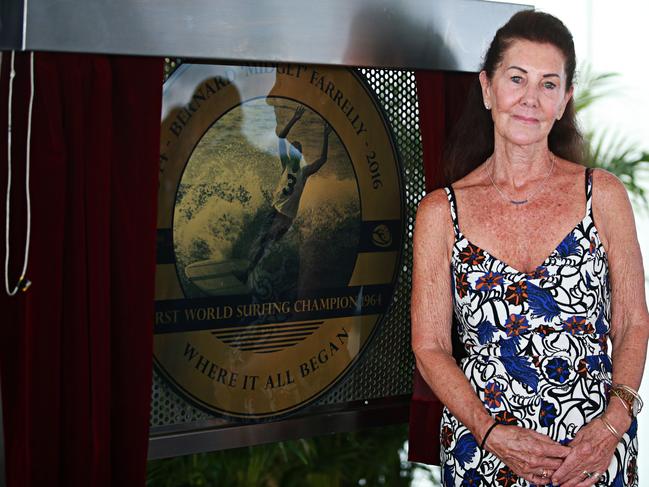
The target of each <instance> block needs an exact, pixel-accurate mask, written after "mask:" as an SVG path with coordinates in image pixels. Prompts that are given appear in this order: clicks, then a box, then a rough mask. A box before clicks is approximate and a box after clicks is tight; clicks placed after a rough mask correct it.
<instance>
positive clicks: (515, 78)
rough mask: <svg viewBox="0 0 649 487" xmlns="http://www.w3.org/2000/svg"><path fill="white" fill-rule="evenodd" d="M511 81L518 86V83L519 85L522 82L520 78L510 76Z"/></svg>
mask: <svg viewBox="0 0 649 487" xmlns="http://www.w3.org/2000/svg"><path fill="white" fill-rule="evenodd" d="M511 80H512V81H513V82H514V83H516V84H519V83H521V82H522V81H523V78H522V77H521V76H512V77H511Z"/></svg>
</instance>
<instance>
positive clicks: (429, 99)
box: [408, 71, 476, 465]
mask: <svg viewBox="0 0 649 487" xmlns="http://www.w3.org/2000/svg"><path fill="white" fill-rule="evenodd" d="M415 76H416V80H417V96H418V98H419V127H420V130H421V136H422V143H423V152H424V175H425V179H426V191H427V192H430V191H432V190H434V189H437V188H440V187H442V186H444V185H445V184H447V182H446V181H445V178H444V165H443V164H444V163H443V158H442V154H443V151H444V145H445V143H446V139H447V138H448V136H449V134H450V133H451V130H452V129H453V125H454V123H455V122H456V121H457V120H458V118H459V117H460V115H461V113H462V110H463V109H464V101H465V100H466V95H467V93H468V90H469V87H470V85H471V83H473V82H475V78H476V75H475V74H473V73H447V72H436V71H418V72H417V73H416V74H415ZM441 414H442V404H441V403H440V402H439V400H438V399H437V398H436V397H435V395H434V394H433V392H432V391H431V390H430V388H429V387H428V384H426V381H424V379H423V377H422V376H421V374H420V373H419V371H418V370H415V375H414V379H413V394H412V401H411V403H410V433H409V441H408V456H409V460H410V461H413V462H420V463H428V464H432V465H439V446H440V445H439V433H440V431H439V423H440V419H441Z"/></svg>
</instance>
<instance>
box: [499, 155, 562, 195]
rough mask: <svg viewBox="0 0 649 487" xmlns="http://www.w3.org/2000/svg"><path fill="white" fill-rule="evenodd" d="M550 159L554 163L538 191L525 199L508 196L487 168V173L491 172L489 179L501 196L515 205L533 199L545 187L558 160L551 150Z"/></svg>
mask: <svg viewBox="0 0 649 487" xmlns="http://www.w3.org/2000/svg"><path fill="white" fill-rule="evenodd" d="M550 159H551V160H552V165H551V166H550V170H549V171H548V174H547V176H545V179H544V180H543V182H542V183H541V184H540V185H539V188H538V189H537V190H536V191H534V192H533V193H532V194H531V195H529V196H528V197H527V198H525V199H524V200H513V199H511V198H510V197H509V196H507V195H506V194H505V193H503V192H502V191H501V189H500V188H499V187H498V186H497V185H496V183H495V181H494V178H493V177H492V176H491V171H489V170H487V173H488V174H489V179H491V184H493V185H494V188H496V189H497V190H498V192H499V193H500V196H502V197H503V199H504V200H505V201H507V202H509V203H513V204H515V205H524V204H525V203H527V202H528V201H530V200H531V199H532V196H534V195H536V193H538V192H539V191H540V190H541V189H542V188H543V185H544V184H545V182H546V181H547V180H548V178H549V177H550V174H552V169H554V163H555V162H556V160H557V159H556V157H554V154H553V153H552V152H550ZM495 163H496V161H495V160H494V164H495Z"/></svg>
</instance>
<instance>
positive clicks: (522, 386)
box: [441, 168, 638, 487]
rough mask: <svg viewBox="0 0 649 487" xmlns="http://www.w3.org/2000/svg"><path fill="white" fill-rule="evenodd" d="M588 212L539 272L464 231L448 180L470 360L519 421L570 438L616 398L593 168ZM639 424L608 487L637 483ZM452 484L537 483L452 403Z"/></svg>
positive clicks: (445, 429)
mask: <svg viewBox="0 0 649 487" xmlns="http://www.w3.org/2000/svg"><path fill="white" fill-rule="evenodd" d="M585 189H586V216H585V217H584V218H583V220H581V221H580V222H579V223H578V224H577V225H576V226H575V227H574V228H573V229H572V231H571V232H570V233H568V235H566V236H565V238H564V239H563V241H562V242H561V243H560V244H559V245H558V246H557V248H556V249H555V250H553V251H552V253H551V254H550V255H549V256H548V257H547V258H546V259H545V261H544V262H543V263H542V264H541V265H540V266H538V267H537V268H536V270H534V271H533V272H530V273H524V272H520V271H519V270H517V269H515V268H513V267H511V266H510V265H508V264H507V263H505V262H503V261H501V260H499V259H498V258H497V257H495V256H493V255H491V254H489V252H487V251H486V250H484V249H481V248H479V247H478V246H476V245H474V244H473V243H472V242H470V241H469V240H468V239H467V238H466V237H465V236H464V235H462V233H461V232H460V228H459V224H458V213H457V206H456V200H455V194H454V192H453V188H452V187H451V186H447V187H446V188H445V190H446V193H447V196H448V200H449V204H450V210H451V216H452V220H453V227H454V231H455V244H454V247H453V254H452V258H451V281H452V287H453V295H454V312H455V316H456V318H457V323H458V334H459V337H460V339H461V341H462V343H463V344H464V348H465V350H466V352H467V354H468V357H466V358H464V359H463V360H462V361H461V362H460V366H461V368H462V370H463V371H464V373H465V375H466V377H467V378H468V380H469V382H470V383H471V385H472V386H473V388H474V389H475V391H476V393H477V395H478V396H479V397H480V399H481V400H482V402H483V404H484V407H485V408H486V409H487V410H488V411H489V412H490V413H491V415H492V416H493V417H494V419H495V420H496V421H498V422H500V423H503V424H507V425H511V424H516V425H519V426H522V427H525V428H530V429H533V430H536V431H538V432H540V433H543V434H546V435H548V436H550V437H551V438H552V439H554V440H556V441H559V442H561V443H562V444H568V443H570V441H571V439H573V438H574V436H575V434H576V433H577V432H578V431H579V429H580V428H581V427H582V426H584V425H585V424H586V423H588V422H590V421H592V420H593V419H595V418H597V417H598V416H600V415H601V414H602V413H603V412H604V410H605V409H606V405H607V403H608V398H609V388H610V377H611V360H610V357H609V355H608V353H607V340H608V333H609V330H610V323H611V289H610V282H609V275H608V259H607V255H606V251H605V249H604V247H603V245H602V242H601V240H600V238H599V235H598V233H597V228H596V227H595V223H594V220H593V215H592V170H591V169H590V168H587V169H586V172H585ZM636 433H637V423H636V421H634V422H633V424H632V425H631V427H630V428H629V430H628V431H627V432H626V433H625V434H624V437H623V439H622V441H620V443H619V444H618V447H617V449H616V451H615V455H614V457H613V459H612V461H611V464H610V465H609V468H608V470H607V472H606V473H605V474H604V476H603V477H602V478H601V479H600V481H599V483H598V484H597V485H598V486H615V487H620V486H637V485H638V480H637V466H636V457H637V450H638V443H637V437H636V436H637V435H636ZM441 446H442V448H441V451H442V453H441V467H442V481H443V485H444V486H483V487H487V486H489V487H491V486H504V487H509V486H527V485H530V484H529V482H527V481H526V480H524V479H522V478H519V477H518V476H517V475H516V474H515V473H514V472H513V471H511V470H510V469H509V468H508V467H507V466H506V465H505V464H504V463H503V462H501V461H500V460H499V459H498V458H497V457H496V456H495V455H493V454H491V453H489V452H487V451H486V450H482V449H480V447H479V445H478V444H477V442H476V439H475V438H474V436H473V435H472V434H471V432H470V431H469V430H468V429H467V428H466V427H465V426H464V425H463V424H462V423H461V422H460V421H458V420H457V419H456V418H455V417H454V416H453V415H452V414H451V413H450V412H449V411H448V409H446V408H444V410H443V413H442V423H441Z"/></svg>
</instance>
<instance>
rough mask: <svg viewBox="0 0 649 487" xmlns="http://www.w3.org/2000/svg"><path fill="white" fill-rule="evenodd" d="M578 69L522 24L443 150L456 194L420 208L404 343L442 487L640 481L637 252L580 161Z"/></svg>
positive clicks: (537, 27)
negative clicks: (420, 390)
mask: <svg viewBox="0 0 649 487" xmlns="http://www.w3.org/2000/svg"><path fill="white" fill-rule="evenodd" d="M574 72H575V53H574V46H573V41H572V36H571V34H570V32H569V31H568V30H567V29H566V27H565V26H564V25H563V24H562V23H561V22H560V21H559V20H558V19H556V18H554V17H552V16H550V15H548V14H543V13H538V12H533V11H525V12H520V13H518V14H516V15H514V16H513V17H512V18H511V19H510V21H509V22H508V23H507V24H506V25H505V26H503V27H502V28H501V29H500V30H499V31H498V33H497V34H496V37H495V38H494V40H493V41H492V43H491V46H490V48H489V51H488V52H487V54H486V57H485V62H484V66H483V69H482V71H481V72H480V75H479V81H480V86H479V88H480V89H476V93H475V94H476V96H475V97H474V98H475V99H474V100H471V98H469V99H468V101H467V104H468V108H467V110H466V111H465V114H464V115H463V118H462V120H460V122H459V123H458V129H457V131H456V135H455V136H454V137H453V138H452V140H451V141H450V143H451V147H450V149H449V150H448V156H449V157H448V159H447V162H449V163H450V166H451V169H452V171H454V173H453V174H455V176H453V177H451V178H450V180H451V181H453V184H452V185H450V186H447V187H445V188H443V189H439V190H436V191H433V192H432V193H430V194H429V195H427V196H426V197H425V198H424V199H423V200H422V202H421V204H420V207H419V210H418V213H417V224H416V230H415V236H414V265H413V295H412V326H413V337H412V340H413V349H414V352H415V356H416V359H417V365H418V367H419V370H420V372H421V373H422V375H423V377H424V379H425V380H426V381H427V382H428V384H429V385H430V387H431V389H432V390H433V392H434V393H435V394H436V395H437V397H438V398H439V399H440V400H441V401H442V403H444V405H445V408H444V411H443V417H442V425H441V442H442V459H441V460H442V463H441V465H442V476H443V482H444V485H462V486H465V485H472V486H475V485H482V486H492V485H493V486H498V485H503V486H510V485H532V484H536V485H550V484H554V485H559V484H560V485H561V486H562V487H574V486H579V487H585V486H592V485H614V486H622V485H637V482H638V481H637V476H636V470H637V469H636V455H637V439H636V430H637V426H636V422H635V415H636V414H637V412H638V409H639V408H640V407H641V400H640V398H639V396H637V393H636V392H635V391H637V390H638V388H639V387H640V380H641V377H642V371H643V367H644V361H645V353H646V345H647V337H648V334H649V314H648V313H647V306H646V303H645V297H644V276H643V266H642V258H641V254H640V248H639V245H638V241H637V237H636V231H635V226H634V220H633V213H632V209H631V205H630V202H629V199H628V196H627V194H626V190H625V188H624V186H623V184H622V183H621V182H620V181H619V180H618V179H617V178H616V177H615V176H613V175H612V174H611V173H609V172H607V171H605V170H602V169H597V170H594V171H593V170H590V169H588V168H585V167H584V166H583V165H581V164H580V163H579V161H580V157H581V153H582V147H581V145H580V142H581V137H580V136H579V133H578V131H577V129H576V124H575V114H574V109H573V105H572V93H573V76H574ZM476 166H477V167H476ZM575 222H577V223H576V225H575ZM549 249H554V250H552V251H551V252H550V251H549ZM449 283H451V285H449ZM453 313H455V316H456V317H457V320H458V324H459V326H458V332H459V336H460V339H461V340H462V342H463V345H464V349H465V350H466V353H467V355H468V356H467V357H466V358H464V359H463V360H462V361H461V362H460V364H459V366H458V365H457V364H456V362H455V360H454V358H453V356H452V346H451V322H452V314H453ZM608 338H610V339H611V342H612V344H613V353H612V358H611V357H609V355H608V354H607V342H608Z"/></svg>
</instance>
